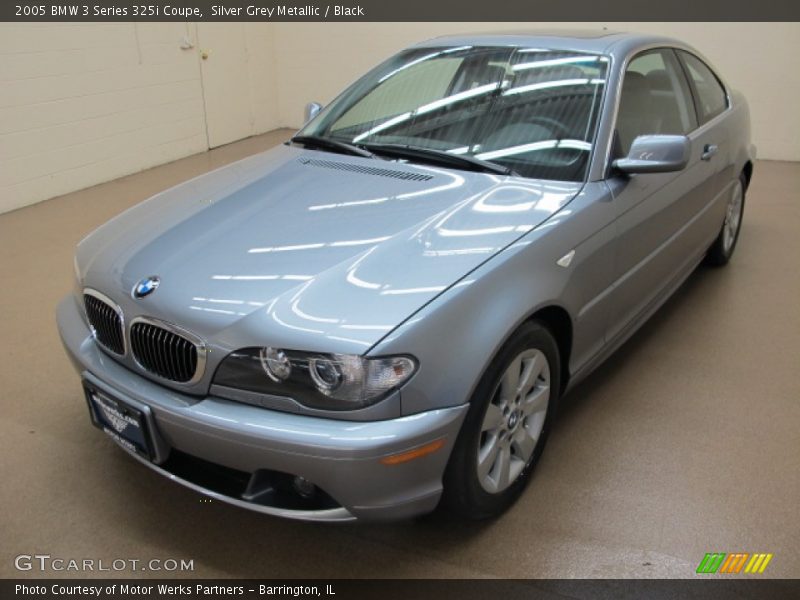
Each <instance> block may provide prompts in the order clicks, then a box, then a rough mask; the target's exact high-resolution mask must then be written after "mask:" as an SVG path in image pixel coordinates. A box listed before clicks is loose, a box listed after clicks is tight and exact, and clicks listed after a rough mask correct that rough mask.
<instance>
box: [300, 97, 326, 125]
mask: <svg viewBox="0 0 800 600" xmlns="http://www.w3.org/2000/svg"><path fill="white" fill-rule="evenodd" d="M321 110H322V104H320V103H319V102H309V103H308V104H306V114H305V121H303V125H305V124H306V123H308V122H309V121H310V120H311V119H313V118H314V117H316V116H317V115H318V114H319V111H321Z"/></svg>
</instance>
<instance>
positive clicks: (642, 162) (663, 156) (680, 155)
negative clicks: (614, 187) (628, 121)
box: [613, 135, 692, 174]
mask: <svg viewBox="0 0 800 600" xmlns="http://www.w3.org/2000/svg"><path fill="white" fill-rule="evenodd" d="M691 150H692V147H691V144H690V143H689V138H687V137H686V136H685V135H640V136H639V137H637V138H636V139H635V140H633V143H632V144H631V150H630V152H628V156H627V157H626V158H619V159H617V160H615V161H614V163H613V166H614V168H616V169H618V170H620V171H622V172H623V173H629V174H633V173H671V172H673V171H681V170H683V169H684V168H686V165H687V164H688V163H689V156H690V154H691Z"/></svg>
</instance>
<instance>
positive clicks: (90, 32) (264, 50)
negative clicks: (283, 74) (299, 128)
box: [0, 23, 280, 212]
mask: <svg viewBox="0 0 800 600" xmlns="http://www.w3.org/2000/svg"><path fill="white" fill-rule="evenodd" d="M230 26H231V27H237V28H238V29H239V30H240V31H242V32H243V33H242V34H240V35H243V36H244V38H245V40H246V45H247V49H248V56H247V60H246V61H245V65H243V68H246V69H247V70H248V72H249V73H248V75H249V76H248V77H247V78H246V79H245V80H246V81H248V82H249V89H245V90H236V91H235V93H236V94H238V95H242V94H248V95H249V96H250V103H251V104H252V105H253V106H254V111H253V112H254V118H253V119H252V128H251V129H250V131H249V132H248V133H247V135H252V134H255V133H262V132H264V131H269V130H270V129H274V128H276V127H278V126H279V125H280V123H279V122H278V119H277V100H276V96H275V67H274V56H273V39H274V35H273V32H272V29H271V24H255V23H253V24H250V23H248V24H246V25H245V26H244V27H243V26H242V24H238V23H232V24H230ZM184 37H187V38H188V39H189V41H190V42H192V43H195V42H196V40H197V24H186V23H138V24H136V23H92V24H84V23H77V24H73V23H46V24H39V23H23V24H18V23H15V24H11V23H2V24H0V212H4V211H7V210H12V209H14V208H18V207H21V206H25V205H27V204H32V203H34V202H38V201H40V200H45V199H47V198H51V197H53V196H57V195H60V194H64V193H67V192H71V191H74V190H78V189H81V188H84V187H87V186H90V185H94V184H96V183H100V182H102V181H108V180H111V179H114V178H117V177H120V176H122V175H127V174H129V173H133V172H136V171H139V170H142V169H146V168H148V167H151V166H154V165H159V164H163V163H165V162H169V161H172V160H175V159H178V158H181V157H184V156H188V155H190V154H195V153H197V152H201V151H203V150H206V149H207V148H208V139H207V132H206V117H205V109H204V104H203V86H202V82H201V67H200V58H199V52H198V50H199V48H197V47H194V48H192V49H181V47H180V44H181V40H182V38H184ZM256 107H257V109H256Z"/></svg>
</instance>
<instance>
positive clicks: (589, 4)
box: [0, 0, 800, 42]
mask: <svg viewBox="0 0 800 600" xmlns="http://www.w3.org/2000/svg"><path fill="white" fill-rule="evenodd" d="M338 2H339V3H334V2H328V1H327V0H323V1H320V0H305V2H302V1H301V2H297V3H291V2H290V3H286V2H282V1H280V0H277V1H275V0H139V1H138V2H137V1H133V0H76V1H75V0H63V1H62V0H3V1H2V2H0V21H11V22H14V21H17V22H23V21H26V22H58V21H61V22H70V21H72V22H80V21H282V22H291V21H353V22H358V21H363V22H379V21H439V22H444V21H465V22H470V21H471V22H476V21H482V22H486V21H489V22H500V21H518V22H537V23H541V22H547V21H598V22H607V21H800V2H797V0H760V1H758V2H754V1H753V0H670V1H667V2H665V1H650V2H647V1H645V0H604V1H600V0H560V1H553V0H491V1H488V0H460V1H457V2H434V1H432V0H352V1H351V0H338ZM743 41H744V42H746V40H743Z"/></svg>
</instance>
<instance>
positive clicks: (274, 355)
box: [259, 347, 292, 382]
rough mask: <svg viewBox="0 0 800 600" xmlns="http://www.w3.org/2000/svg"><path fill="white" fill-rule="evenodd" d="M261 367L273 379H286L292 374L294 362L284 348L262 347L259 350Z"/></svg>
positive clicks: (277, 380) (278, 380)
mask: <svg viewBox="0 0 800 600" xmlns="http://www.w3.org/2000/svg"><path fill="white" fill-rule="evenodd" d="M259 358H260V359H261V367H262V368H263V369H264V372H265V373H266V374H267V376H268V377H269V378H270V379H272V381H276V382H280V381H285V380H286V379H288V378H289V375H291V374H292V363H291V362H290V361H289V357H288V356H286V353H285V352H284V351H283V350H279V349H278V348H272V347H270V348H262V349H261V350H260V351H259Z"/></svg>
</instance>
